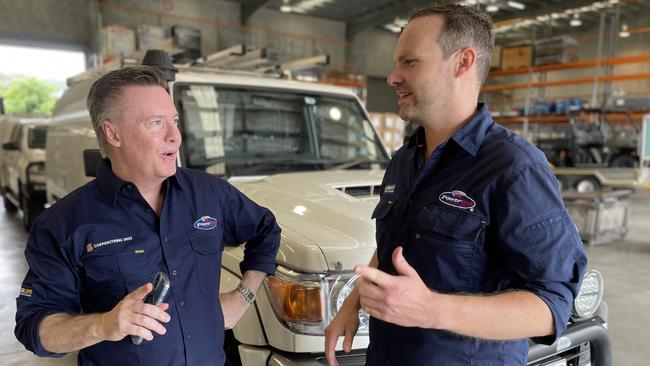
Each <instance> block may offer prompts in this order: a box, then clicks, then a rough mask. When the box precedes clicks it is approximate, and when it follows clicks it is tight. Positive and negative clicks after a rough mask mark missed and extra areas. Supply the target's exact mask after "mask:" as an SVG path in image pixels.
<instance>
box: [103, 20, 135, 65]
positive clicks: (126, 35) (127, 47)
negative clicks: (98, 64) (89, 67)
mask: <svg viewBox="0 0 650 366" xmlns="http://www.w3.org/2000/svg"><path fill="white" fill-rule="evenodd" d="M134 52H135V31H133V30H131V29H128V28H124V27H120V26H118V25H110V26H108V27H104V29H102V54H103V55H104V57H103V58H104V62H108V61H110V60H112V59H115V58H117V57H120V56H124V55H129V54H132V53H134Z"/></svg>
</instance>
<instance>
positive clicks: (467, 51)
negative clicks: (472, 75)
mask: <svg viewBox="0 0 650 366" xmlns="http://www.w3.org/2000/svg"><path fill="white" fill-rule="evenodd" d="M475 65H476V50H475V49H473V48H469V47H468V48H463V49H462V50H460V51H458V54H457V55H456V70H454V76H455V77H457V78H459V77H461V76H463V75H465V74H466V73H467V72H469V71H470V70H471V69H472V68H474V66H475Z"/></svg>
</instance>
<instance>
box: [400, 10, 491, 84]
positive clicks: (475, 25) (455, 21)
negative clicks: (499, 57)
mask: <svg viewBox="0 0 650 366" xmlns="http://www.w3.org/2000/svg"><path fill="white" fill-rule="evenodd" d="M429 15H440V16H442V18H443V19H444V23H443V25H442V32H440V37H439V38H438V44H439V45H440V48H441V49H442V54H443V57H444V58H445V59H447V58H449V57H450V56H451V55H453V54H454V53H456V52H458V51H459V50H461V49H463V48H465V47H472V48H474V49H476V53H477V62H476V63H477V75H478V77H479V81H480V85H483V83H484V82H485V79H487V74H488V72H489V71H490V63H491V62H492V52H493V50H494V30H493V25H492V18H490V16H489V15H488V14H487V13H484V12H482V11H479V10H477V9H476V8H474V7H468V6H462V5H458V4H449V5H442V6H430V7H427V8H423V9H419V10H416V11H415V12H413V13H412V14H411V16H410V18H409V22H410V21H411V20H413V19H415V18H420V17H424V16H429Z"/></svg>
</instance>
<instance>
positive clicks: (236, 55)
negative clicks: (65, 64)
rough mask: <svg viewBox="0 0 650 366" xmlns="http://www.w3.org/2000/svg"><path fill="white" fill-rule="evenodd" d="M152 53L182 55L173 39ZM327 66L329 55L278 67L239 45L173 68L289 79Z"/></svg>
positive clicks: (119, 63)
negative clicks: (305, 70) (305, 71)
mask: <svg viewBox="0 0 650 366" xmlns="http://www.w3.org/2000/svg"><path fill="white" fill-rule="evenodd" d="M152 49H156V50H160V51H164V52H166V53H167V54H169V55H170V56H173V55H176V54H180V53H182V52H184V51H185V50H184V49H182V48H179V47H177V46H175V44H174V40H173V38H166V39H164V40H163V41H161V42H159V43H157V44H156V45H155V46H153V47H152ZM144 56H145V51H137V52H135V53H133V54H130V55H124V56H121V57H118V58H115V59H113V60H111V61H109V62H107V63H105V64H103V65H101V66H98V67H95V68H93V69H90V70H87V71H86V72H83V73H81V74H78V75H75V76H72V77H70V78H68V79H67V85H68V86H71V85H73V84H76V83H78V82H81V81H84V80H89V79H94V78H97V77H99V76H101V75H103V74H105V73H107V72H109V71H112V70H117V69H119V68H122V67H124V66H133V65H140V64H141V63H142V60H143V58H144ZM329 62H330V57H329V55H328V54H322V55H317V56H312V57H307V58H303V59H299V60H293V61H289V62H285V63H282V64H278V63H274V62H273V61H272V59H271V55H270V51H269V49H267V48H266V47H263V48H259V49H247V48H246V45H245V44H240V45H236V46H232V47H229V48H226V49H224V50H220V51H217V52H215V53H212V54H210V55H208V56H205V57H200V58H198V59H196V60H193V61H190V62H186V63H182V64H174V66H175V67H176V68H178V69H179V70H185V71H193V72H206V73H220V74H230V75H233V74H234V75H245V76H257V77H259V76H265V77H273V78H280V77H288V78H291V77H292V73H293V72H295V71H299V70H304V69H308V68H313V67H322V66H325V65H328V64H329Z"/></svg>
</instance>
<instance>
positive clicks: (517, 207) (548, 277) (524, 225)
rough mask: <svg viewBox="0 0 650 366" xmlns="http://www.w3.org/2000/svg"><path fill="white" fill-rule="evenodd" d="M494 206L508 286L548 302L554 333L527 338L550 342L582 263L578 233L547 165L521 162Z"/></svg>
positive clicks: (560, 326)
mask: <svg viewBox="0 0 650 366" xmlns="http://www.w3.org/2000/svg"><path fill="white" fill-rule="evenodd" d="M497 201H498V202H497V204H496V205H495V206H494V207H496V216H497V218H498V220H497V222H498V225H499V227H498V229H497V230H498V233H499V244H498V245H499V252H500V256H501V258H502V261H503V263H504V264H505V265H506V267H507V268H509V270H510V271H511V273H510V276H511V279H512V281H513V283H512V285H513V287H515V288H517V289H521V290H526V291H530V292H532V293H534V294H535V295H537V296H538V297H539V298H540V299H541V300H542V301H544V302H545V303H546V305H548V308H549V309H550V311H551V313H552V316H553V322H554V325H555V334H554V335H550V336H545V337H537V338H533V341H535V342H537V343H542V344H551V343H553V342H554V341H555V339H556V338H557V337H559V336H560V335H561V334H562V332H564V330H565V329H566V324H567V321H568V319H569V316H570V314H571V309H572V306H573V300H574V298H575V297H576V296H577V294H578V291H579V288H580V283H581V282H582V276H583V274H584V271H585V267H586V265H587V257H586V255H585V252H584V247H583V244H582V242H581V240H580V236H579V234H578V231H577V229H576V226H575V225H574V224H573V221H572V220H571V218H570V216H569V214H568V212H567V210H566V208H565V207H564V204H563V201H562V197H561V195H560V192H559V189H558V185H557V181H556V180H555V177H554V176H553V174H552V172H551V170H550V168H549V167H548V166H547V165H545V164H543V163H541V162H539V163H531V164H528V165H525V166H524V167H522V168H521V169H519V170H518V171H517V172H516V173H514V174H513V175H512V176H510V177H509V179H507V180H505V181H504V183H503V185H502V187H500V189H499V194H498V199H497Z"/></svg>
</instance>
